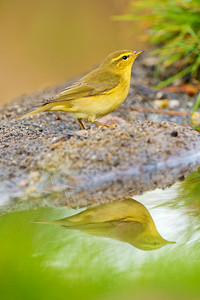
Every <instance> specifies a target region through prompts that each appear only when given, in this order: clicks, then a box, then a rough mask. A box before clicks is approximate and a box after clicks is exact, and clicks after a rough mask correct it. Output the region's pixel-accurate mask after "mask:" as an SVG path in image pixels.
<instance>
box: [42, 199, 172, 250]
mask: <svg viewBox="0 0 200 300" xmlns="http://www.w3.org/2000/svg"><path fill="white" fill-rule="evenodd" d="M44 223H47V224H59V225H62V226H65V227H68V228H70V229H75V230H80V231H83V232H86V233H89V234H92V235H95V236H103V237H110V238H113V239H116V240H120V241H123V242H127V243H129V244H131V245H133V246H134V247H136V248H138V249H141V250H156V249H158V248H161V247H162V246H164V245H166V244H167V243H173V242H169V241H167V240H165V239H163V238H162V237H161V235H160V234H159V233H158V231H157V229H156V226H155V223H154V221H153V219H152V217H151V215H150V213H149V212H148V210H147V208H146V207H145V206H144V205H142V204H141V203H140V202H138V201H136V200H134V199H132V198H128V199H125V200H123V201H120V202H119V201H114V202H110V203H103V204H100V205H96V206H92V207H90V208H88V209H87V210H85V211H83V212H80V213H78V214H76V215H74V216H71V217H67V218H64V219H61V220H57V221H51V222H44Z"/></svg>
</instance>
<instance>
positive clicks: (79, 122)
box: [77, 118, 85, 130]
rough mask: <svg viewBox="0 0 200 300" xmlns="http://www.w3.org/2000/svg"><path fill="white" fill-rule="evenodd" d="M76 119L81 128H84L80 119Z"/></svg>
mask: <svg viewBox="0 0 200 300" xmlns="http://www.w3.org/2000/svg"><path fill="white" fill-rule="evenodd" d="M77 121H78V124H79V125H80V126H81V129H82V130H85V127H84V125H83V123H82V119H80V118H77Z"/></svg>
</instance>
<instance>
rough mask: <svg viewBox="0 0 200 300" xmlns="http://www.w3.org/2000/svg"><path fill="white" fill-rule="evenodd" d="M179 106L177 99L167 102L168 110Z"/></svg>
mask: <svg viewBox="0 0 200 300" xmlns="http://www.w3.org/2000/svg"><path fill="white" fill-rule="evenodd" d="M179 106H180V101H179V100H177V99H172V100H170V101H169V108H171V109H174V108H176V107H179Z"/></svg>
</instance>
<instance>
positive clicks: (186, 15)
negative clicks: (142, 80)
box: [118, 0, 200, 87]
mask: <svg viewBox="0 0 200 300" xmlns="http://www.w3.org/2000/svg"><path fill="white" fill-rule="evenodd" d="M130 11H131V12H132V14H131V15H124V16H120V17H118V19H119V18H120V19H122V20H137V19H139V20H140V22H144V23H145V24H146V25H147V27H148V28H149V31H148V33H149V40H150V42H151V43H152V44H154V45H157V46H158V48H157V49H156V50H155V51H153V52H152V53H153V54H157V55H158V60H159V64H158V65H157V73H158V74H162V75H163V74H164V72H166V69H167V68H169V67H172V68H171V70H170V74H171V75H173V74H174V75H173V76H171V77H170V78H167V79H166V80H164V81H162V82H161V83H160V84H158V85H157V87H163V86H166V85H168V84H171V83H172V82H173V81H174V80H176V79H178V78H181V77H184V76H186V75H188V74H189V75H190V76H191V78H192V79H199V77H200V72H199V71H200V1H199V0H159V1H157V0H151V1H149V0H143V1H138V2H137V3H135V2H132V6H131V7H130Z"/></svg>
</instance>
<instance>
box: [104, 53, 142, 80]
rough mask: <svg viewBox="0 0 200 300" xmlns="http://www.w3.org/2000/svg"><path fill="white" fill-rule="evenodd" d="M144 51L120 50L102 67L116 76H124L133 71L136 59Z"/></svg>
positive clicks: (108, 58)
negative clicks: (125, 73)
mask: <svg viewBox="0 0 200 300" xmlns="http://www.w3.org/2000/svg"><path fill="white" fill-rule="evenodd" d="M144 51H145V50H141V51H132V50H120V51H116V52H113V53H111V54H110V55H109V56H108V57H107V58H106V59H105V60H104V61H103V63H102V64H101V67H103V68H105V69H107V70H108V71H109V72H113V73H115V74H123V73H124V72H126V71H128V70H131V67H132V64H133V62H134V60H135V59H136V57H137V56H138V55H139V54H141V53H143V52H144Z"/></svg>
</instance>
